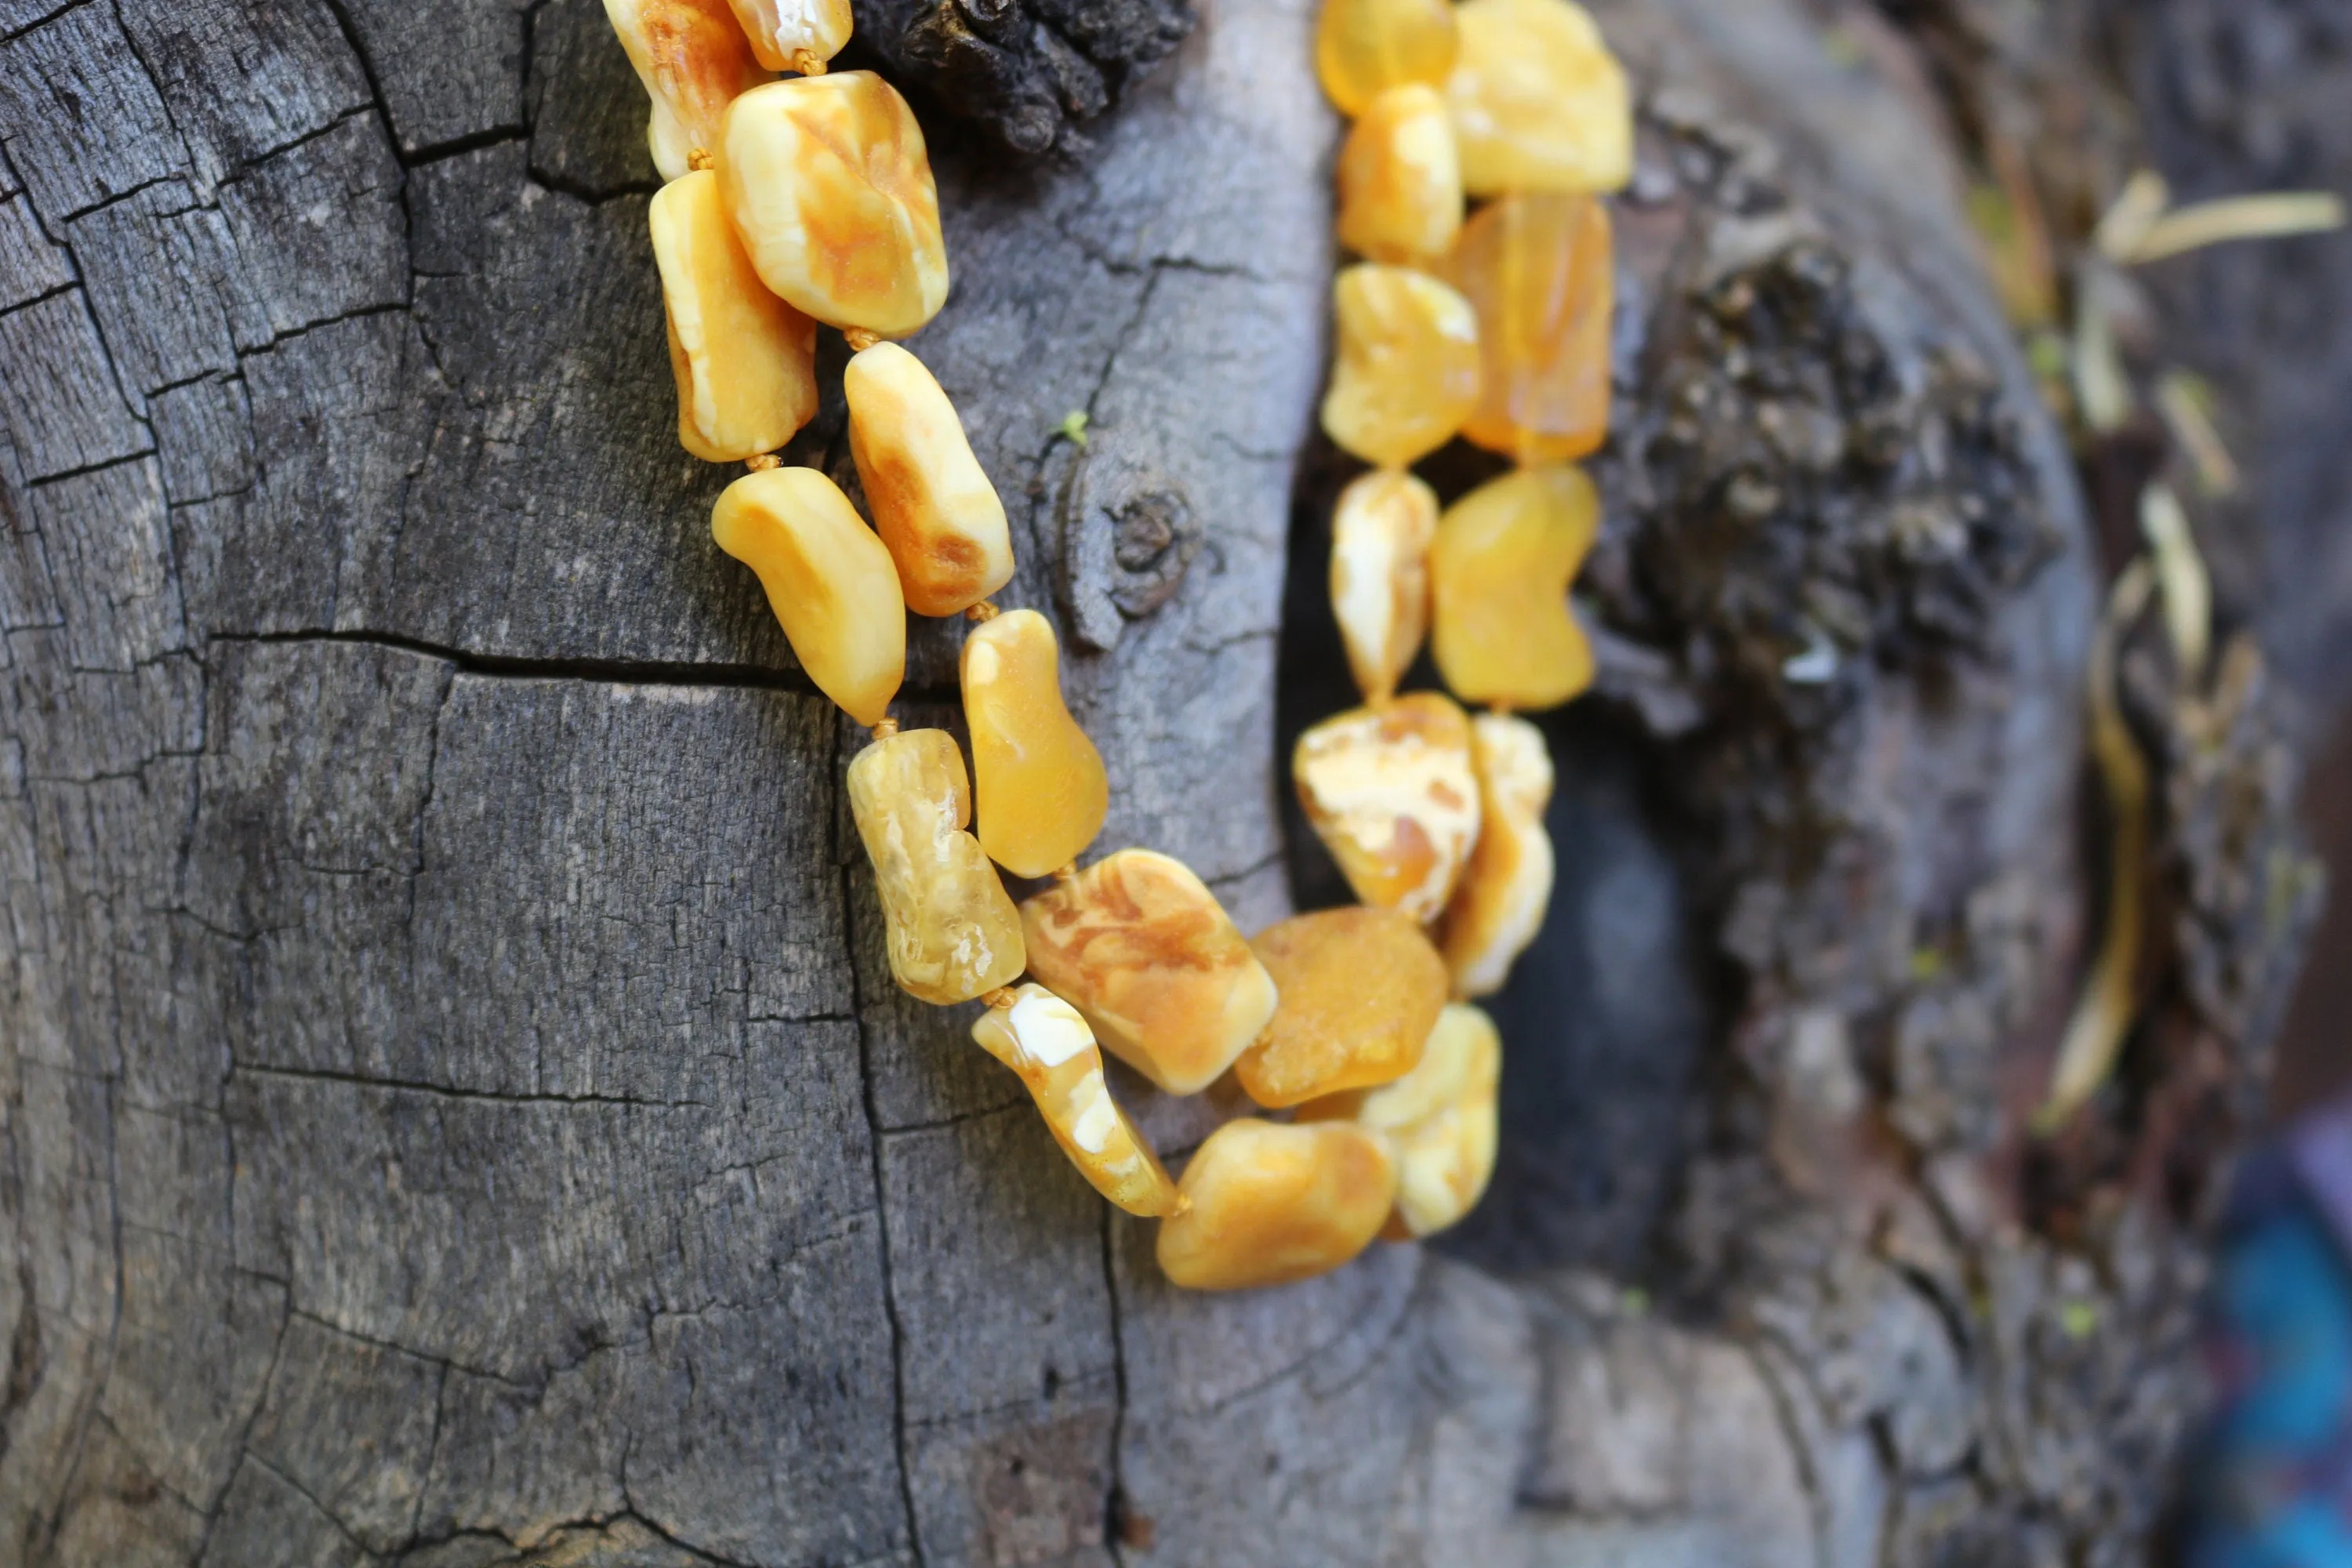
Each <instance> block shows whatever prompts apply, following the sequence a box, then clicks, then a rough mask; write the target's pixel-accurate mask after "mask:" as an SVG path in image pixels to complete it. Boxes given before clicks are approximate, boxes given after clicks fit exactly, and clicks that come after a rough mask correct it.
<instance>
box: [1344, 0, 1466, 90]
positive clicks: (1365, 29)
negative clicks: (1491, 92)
mask: <svg viewBox="0 0 2352 1568" xmlns="http://www.w3.org/2000/svg"><path fill="white" fill-rule="evenodd" d="M1453 69H1454V7H1453V5H1450V4H1448V0H1323V14H1322V16H1320V17H1319V18H1318V20H1317V22H1316V25H1315V74H1316V75H1317V77H1318V78H1320V79H1321V80H1322V83H1323V90H1324V91H1325V92H1327V93H1328V94H1330V95H1331V101H1332V102H1333V103H1335V104H1337V105H1339V112H1340V113H1342V114H1347V115H1357V114H1361V113H1362V112H1363V111H1364V110H1365V109H1366V108H1367V107H1369V106H1370V103H1371V101H1372V100H1373V99H1375V98H1378V97H1379V96H1380V95H1381V92H1383V91H1384V90H1386V89H1389V88H1392V87H1398V86H1402V84H1404V83H1406V82H1409V81H1419V82H1428V83H1430V84H1431V85H1433V86H1434V85H1437V84H1439V83H1442V82H1444V80H1445V79H1446V76H1447V73H1449V72H1451V71H1452V70H1453Z"/></svg>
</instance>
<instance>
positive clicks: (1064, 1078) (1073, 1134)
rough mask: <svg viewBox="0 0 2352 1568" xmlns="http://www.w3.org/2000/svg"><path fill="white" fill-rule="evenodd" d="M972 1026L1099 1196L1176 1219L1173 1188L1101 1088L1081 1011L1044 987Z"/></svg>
mask: <svg viewBox="0 0 2352 1568" xmlns="http://www.w3.org/2000/svg"><path fill="white" fill-rule="evenodd" d="M1013 998H1014V999H1013V1005H1011V1006H1009V1007H991V1008H990V1009H989V1010H988V1011H987V1012H985V1013H983V1014H982V1015H981V1016H980V1019H979V1021H978V1022H976V1023H974V1024H973V1025H972V1026H971V1037H972V1038H973V1039H975V1040H977V1041H979V1042H980V1044H981V1046H982V1048H983V1049H985V1050H986V1051H987V1052H988V1054H989V1055H990V1056H992V1057H994V1058H996V1059H997V1060H998V1061H1001V1062H1003V1064H1004V1065H1005V1066H1006V1067H1009V1068H1012V1069H1013V1071H1014V1072H1016V1073H1019V1074H1020V1075H1021V1082H1022V1084H1023V1085H1024V1087H1026V1088H1027V1089H1028V1090H1029V1098H1030V1099H1032V1100H1035V1101H1036V1102H1037V1113H1038V1114H1039V1115H1040V1116H1043V1117H1044V1118H1045V1127H1046V1130H1047V1131H1051V1132H1052V1133H1053V1134H1054V1142H1056V1143H1059V1144H1060V1145H1061V1146H1062V1152H1064V1153H1066V1154H1067V1155H1068V1156H1069V1157H1070V1163H1072V1164H1074V1165H1076V1167H1077V1168H1078V1173H1079V1174H1080V1175H1082V1176H1084V1177H1086V1179H1087V1182H1088V1183H1089V1184H1092V1185H1093V1187H1094V1189H1095V1191H1097V1192H1098V1193H1100V1194H1102V1195H1103V1196H1105V1197H1107V1198H1108V1199H1109V1200H1110V1201H1111V1202H1113V1203H1115V1204H1117V1205H1118V1206H1119V1207H1121V1208H1123V1209H1125V1210H1126V1211H1127V1212H1128V1213H1129V1214H1138V1215H1146V1216H1155V1215H1164V1214H1172V1213H1174V1212H1175V1209H1176V1206H1177V1200H1176V1184H1175V1183H1173V1182H1171V1181H1170V1180H1169V1179H1168V1173H1167V1171H1166V1170H1165V1169H1163V1168H1162V1167H1161V1165H1160V1156H1159V1155H1157V1154H1155V1153H1153V1152H1151V1145H1150V1144H1149V1143H1147V1142H1144V1141H1143V1134H1142V1133H1141V1132H1139V1131H1137V1130H1136V1126H1135V1123H1134V1122H1133V1121H1129V1120H1128V1115H1127V1112H1126V1111H1124V1110H1120V1109H1119V1107H1118V1101H1116V1100H1112V1099H1111V1097H1110V1085H1109V1084H1108V1083H1106V1082H1104V1081H1103V1065H1102V1052H1100V1051H1099V1050H1097V1049H1096V1048H1095V1037H1094V1034H1093V1031H1091V1030H1089V1029H1088V1028H1087V1021H1086V1020H1085V1019H1084V1018H1082V1017H1080V1016H1078V1011H1077V1009H1076V1008H1075V1007H1073V1006H1071V1005H1069V1004H1068V1003H1067V1002H1065V1001H1063V1000H1062V999H1061V998H1060V997H1059V996H1056V995H1055V994H1053V993H1052V992H1051V991H1048V990H1046V989H1045V987H1044V986H1042V985H1024V986H1022V987H1021V988H1020V989H1019V990H1018V991H1016V992H1015V993H1014V994H1013Z"/></svg>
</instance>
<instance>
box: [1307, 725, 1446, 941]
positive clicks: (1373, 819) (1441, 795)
mask: <svg viewBox="0 0 2352 1568" xmlns="http://www.w3.org/2000/svg"><path fill="white" fill-rule="evenodd" d="M1291 773H1292V775H1293V777H1294V778H1295V779H1296V780H1297V785H1298V799H1299V804H1300V805H1303V806H1305V807H1306V810H1307V823H1308V825H1309V826H1312V827H1313V828H1314V829H1315V832H1316V836H1317V837H1319V838H1321V839H1322V840H1323V844H1324V847H1326V848H1328V849H1329V850H1330V851H1331V858H1333V859H1335V860H1337V861H1339V869H1340V870H1341V871H1342V872H1343V873H1344V874H1345V875H1346V876H1347V879H1348V885H1349V887H1350V888H1353V889H1355V891H1356V896H1357V897H1358V898H1360V899H1361V900H1364V902H1366V903H1368V904H1370V905H1371V906H1372V907H1373V908H1375V909H1382V910H1397V911H1398V912H1400V913H1402V914H1403V915H1406V916H1408V917H1410V918H1411V919H1412V920H1415V921H1432V920H1435V919H1436V918H1437V916H1438V914H1439V912H1440V911H1441V910H1444V908H1445V900H1447V898H1449V897H1450V896H1451V895H1452V894H1453V891H1454V881H1455V879H1458V878H1459V877H1460V876H1461V874H1462V868H1463V864H1464V863H1465V861H1466V860H1467V859H1468V858H1469V857H1470V847H1471V846H1472V845H1473V844H1475V843H1476V842H1477V839H1478V777H1477V773H1476V770H1475V767H1474V766H1473V764H1472V762H1471V757H1470V721H1469V720H1468V719H1466V718H1465V717H1464V716H1463V712H1462V710H1461V709H1459V708H1457V707H1455V706H1454V704H1453V703H1451V702H1449V701H1447V700H1445V699H1444V697H1442V696H1440V695H1438V694H1437V693H1436V692H1433V691H1416V692H1412V693H1411V694H1409V695H1407V696H1404V697H1400V698H1398V699H1397V700H1395V701H1393V702H1391V703H1388V704H1386V705H1385V706H1382V707H1379V708H1357V709H1351V710H1349V711H1348V712H1345V713H1341V714H1339V715H1336V716H1335V717H1333V718H1329V719H1326V720H1324V721H1322V722H1321V723H1319V724H1317V725H1315V726H1313V727H1312V728H1310V729H1309V730H1307V732H1306V733H1305V734H1303V735H1301V736H1299V737H1298V745H1297V750H1296V751H1295V752H1293V753H1292V756H1291Z"/></svg>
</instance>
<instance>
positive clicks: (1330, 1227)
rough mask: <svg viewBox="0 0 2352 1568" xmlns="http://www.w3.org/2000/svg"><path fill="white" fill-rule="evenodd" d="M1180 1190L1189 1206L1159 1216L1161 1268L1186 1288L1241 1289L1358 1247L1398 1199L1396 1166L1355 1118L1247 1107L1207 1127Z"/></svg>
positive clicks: (1316, 1270) (1283, 1279)
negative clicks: (1294, 1121) (1300, 1118)
mask: <svg viewBox="0 0 2352 1568" xmlns="http://www.w3.org/2000/svg"><path fill="white" fill-rule="evenodd" d="M1178 1191H1179V1192H1180V1193H1181V1194H1182V1196H1183V1198H1184V1200H1185V1202H1186V1205H1187V1206H1186V1207H1185V1208H1184V1209H1183V1210H1182V1211H1181V1213H1179V1214H1177V1215H1172V1216H1171V1217H1170V1218H1168V1219H1165V1220H1162V1221H1161V1222H1160V1243H1159V1247H1158V1254H1159V1258H1160V1272H1161V1273H1163V1274H1165V1275H1167V1276H1168V1279H1169V1282H1170V1283H1171V1284H1174V1285H1178V1286H1181V1287H1182V1288H1184V1289H1189V1290H1246V1289H1254V1288H1255V1287H1258V1286H1263V1285H1285V1284H1288V1283H1289V1282H1291V1281H1292V1280H1295V1279H1311V1278H1312V1277H1314V1276H1315V1275H1318V1274H1323V1273H1327V1272H1328V1271H1329V1270H1331V1269H1334V1268H1339V1266H1340V1265H1341V1264H1343V1263H1345V1262H1347V1261H1348V1260H1349V1259H1350V1258H1354V1257H1355V1256H1356V1255H1357V1254H1359V1253H1360V1252H1362V1251H1363V1249H1364V1248H1365V1247H1367V1246H1369V1245H1370V1243H1371V1240H1372V1237H1374V1236H1376V1235H1378V1234H1379V1232H1380V1228H1381V1223H1382V1222H1383V1221H1384V1220H1386V1219H1387V1217H1388V1215H1389V1211H1390V1209H1391V1206H1392V1205H1393V1204H1394V1202H1395V1197H1396V1169H1395V1166H1394V1164H1393V1163H1391V1160H1390V1158H1389V1154H1388V1151H1387V1149H1386V1148H1385V1147H1383V1145H1382V1143H1381V1140H1380V1139H1379V1138H1378V1137H1376V1136H1374V1135H1373V1134H1371V1133H1369V1132H1366V1131H1364V1130H1363V1129H1361V1128H1360V1127H1357V1126H1356V1125H1354V1124H1353V1123H1352V1122H1347V1121H1325V1122H1318V1123H1316V1124H1315V1125H1313V1126H1308V1127H1286V1126H1282V1125H1280V1124H1278V1123H1276V1122H1271V1121H1258V1120H1257V1119H1256V1118H1255V1117H1243V1118H1242V1119H1240V1120H1239V1121H1228V1122H1226V1123H1225V1124H1224V1125H1223V1127H1220V1128H1218V1129H1217V1130H1216V1131H1214V1132H1212V1133H1210V1134H1209V1137H1208V1140H1207V1142H1203V1143H1202V1145H1201V1147H1200V1148H1199V1149H1198V1150H1197V1151H1195V1152H1194V1153H1193V1155H1192V1159H1191V1160H1190V1161H1189V1162H1188V1163H1186V1164H1185V1166H1184V1175H1183V1179H1182V1181H1181V1184H1179V1187H1178Z"/></svg>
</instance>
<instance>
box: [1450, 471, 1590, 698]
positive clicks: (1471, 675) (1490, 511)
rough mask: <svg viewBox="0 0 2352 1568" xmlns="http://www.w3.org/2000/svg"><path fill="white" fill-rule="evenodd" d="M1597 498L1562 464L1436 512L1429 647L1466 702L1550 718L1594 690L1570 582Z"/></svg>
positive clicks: (1517, 476)
mask: <svg viewBox="0 0 2352 1568" xmlns="http://www.w3.org/2000/svg"><path fill="white" fill-rule="evenodd" d="M1600 524H1601V500H1600V497H1599V495H1598V494H1597V493H1596V492H1595V491H1594V490H1593V488H1592V481H1591V479H1586V478H1585V477H1584V474H1583V471H1582V470H1581V469H1579V468H1575V467H1573V466H1572V465H1570V464H1566V463H1559V464H1553V465H1551V466H1549V467H1546V468H1520V469H1518V470H1517V471H1516V472H1513V473H1508V474H1505V475H1504V476H1503V477H1502V478H1501V479H1492V480H1489V481H1488V482H1487V483H1486V484H1483V485H1481V486H1479V487H1478V488H1477V489H1475V490H1472V491H1471V492H1470V493H1469V494H1468V495H1466V496H1464V497H1463V498H1462V499H1461V500H1457V501H1455V502H1454V504H1453V505H1452V506H1450V507H1448V508H1446V509H1445V515H1444V517H1443V518H1441V519H1439V520H1438V524H1437V539H1436V542H1434V543H1433V544H1432V545H1431V546H1430V548H1429V585H1430V603H1431V609H1432V616H1431V619H1432V622H1433V626H1432V631H1431V636H1430V648H1431V651H1432V652H1433V654H1435V656H1436V658H1437V668H1438V671H1439V673H1441V674H1442V675H1444V677H1445V684H1446V685H1447V686H1448V687H1450V688H1451V689H1453V691H1454V695H1455V696H1457V697H1459V698H1461V699H1462V700H1463V701H1465V702H1484V703H1493V704H1495V705H1496V706H1497V707H1505V708H1529V709H1541V708H1554V707H1558V706H1559V704H1560V703H1562V702H1565V701H1567V700H1569V699H1570V698H1571V697H1573V696H1575V695H1576V694H1577V693H1578V692H1580V691H1581V690H1583V689H1585V688H1586V687H1587V686H1590V685H1591V683H1592V646H1591V644H1590V643H1588V642H1586V641H1585V638H1584V633H1583V631H1582V630H1581V629H1580V628H1579V627H1578V626H1577V624H1576V620H1575V617H1574V616H1571V615H1570V614H1569V608H1568V584H1569V581H1570V579H1571V578H1573V577H1574V576H1575V575H1576V569H1577V567H1578V566H1579V565H1580V564H1581V563H1582V562H1583V560H1584V554H1585V552H1586V551H1588V550H1590V549H1591V548H1592V538H1593V534H1594V533H1595V532H1596V531H1598V530H1599V528H1600Z"/></svg>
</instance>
